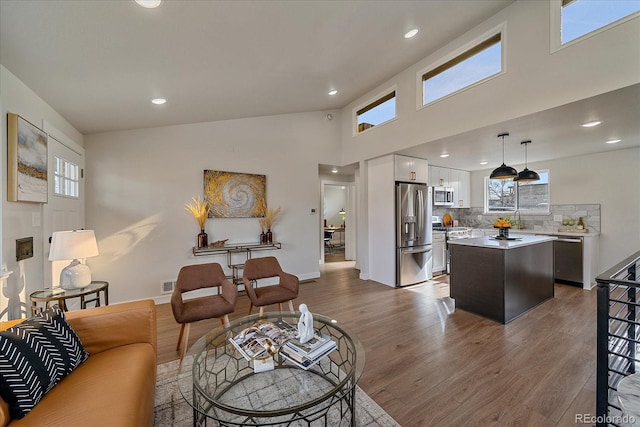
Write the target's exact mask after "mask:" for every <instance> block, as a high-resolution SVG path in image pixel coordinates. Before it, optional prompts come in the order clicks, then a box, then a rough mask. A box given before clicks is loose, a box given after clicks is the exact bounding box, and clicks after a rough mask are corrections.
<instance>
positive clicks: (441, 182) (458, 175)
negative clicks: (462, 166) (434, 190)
mask: <svg viewBox="0 0 640 427" xmlns="http://www.w3.org/2000/svg"><path fill="white" fill-rule="evenodd" d="M429 185H430V186H432V187H449V188H453V206H452V207H454V208H470V207H471V172H468V171H463V170H459V169H449V168H443V167H440V166H429Z"/></svg>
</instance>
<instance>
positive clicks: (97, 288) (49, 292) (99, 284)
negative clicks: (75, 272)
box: [29, 280, 109, 315]
mask: <svg viewBox="0 0 640 427" xmlns="http://www.w3.org/2000/svg"><path fill="white" fill-rule="evenodd" d="M101 292H102V297H103V299H104V305H109V282H105V281H101V280H96V281H92V282H91V283H90V284H89V286H85V287H84V288H80V289H62V288H46V289H42V290H40V291H35V292H32V293H31V294H30V295H29V300H30V301H31V314H32V315H34V314H36V313H38V312H39V311H42V309H43V308H42V307H39V306H38V303H44V308H45V309H46V308H49V307H50V306H51V303H52V302H57V303H58V305H59V306H60V308H61V309H62V310H63V311H68V309H67V303H66V301H67V300H68V299H71V298H80V308H81V309H85V308H87V303H91V302H93V303H95V306H96V307H100V293H101ZM87 297H88V298H87Z"/></svg>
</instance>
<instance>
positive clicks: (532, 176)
mask: <svg viewBox="0 0 640 427" xmlns="http://www.w3.org/2000/svg"><path fill="white" fill-rule="evenodd" d="M520 144H523V145H524V169H523V170H522V172H520V173H519V174H518V176H516V177H515V178H513V180H514V181H518V182H531V181H538V180H539V179H540V175H538V173H537V172H536V171H532V170H529V169H528V168H527V145H528V144H531V141H522V142H521V143H520Z"/></svg>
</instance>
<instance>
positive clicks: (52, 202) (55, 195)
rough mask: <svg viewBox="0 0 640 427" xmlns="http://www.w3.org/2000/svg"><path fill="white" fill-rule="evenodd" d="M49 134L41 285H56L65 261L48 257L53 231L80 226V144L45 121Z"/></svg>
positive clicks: (82, 194)
mask: <svg viewBox="0 0 640 427" xmlns="http://www.w3.org/2000/svg"><path fill="white" fill-rule="evenodd" d="M44 127H45V131H46V132H47V133H48V134H49V144H48V145H49V154H48V157H49V180H48V181H49V203H46V204H45V205H44V207H43V221H42V226H43V237H44V238H43V245H44V248H43V249H44V250H43V253H44V286H43V287H44V288H50V287H52V286H58V284H59V281H60V271H61V270H62V269H63V268H64V267H65V266H66V265H68V264H69V261H53V262H51V261H49V249H50V247H51V244H50V238H51V236H52V234H53V232H54V231H63V230H79V229H81V228H84V148H82V147H81V146H80V145H78V144H76V143H75V142H74V141H72V140H71V139H70V138H68V137H66V136H65V135H64V134H62V133H60V132H59V131H57V130H55V129H54V128H53V127H52V126H47V124H46V123H45V126H44Z"/></svg>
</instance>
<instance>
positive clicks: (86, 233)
mask: <svg viewBox="0 0 640 427" xmlns="http://www.w3.org/2000/svg"><path fill="white" fill-rule="evenodd" d="M97 255H99V253H98V243H97V242H96V235H95V233H94V232H93V230H74V231H56V232H54V233H53V236H52V237H51V250H50V251H49V261H60V260H67V259H71V260H72V259H79V258H89V257H93V256H97Z"/></svg>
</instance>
